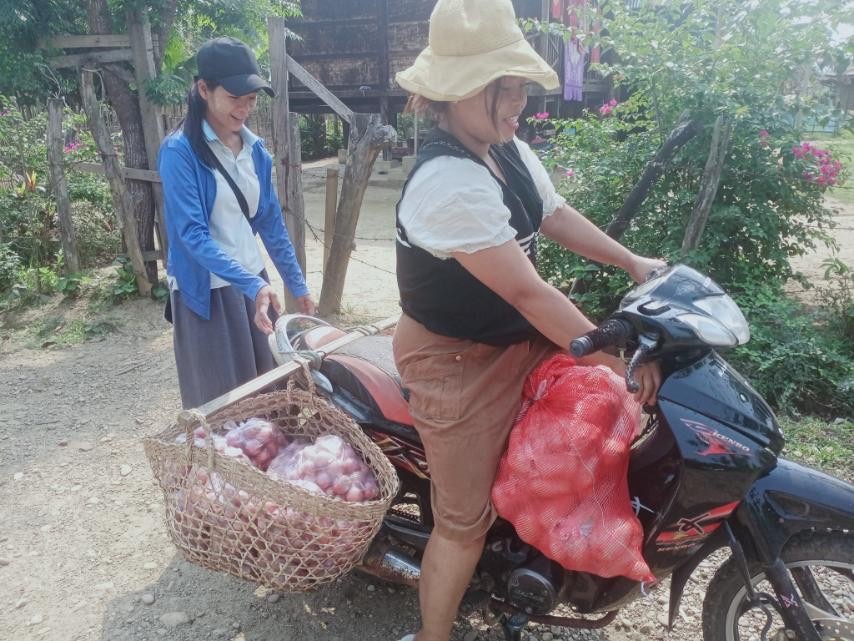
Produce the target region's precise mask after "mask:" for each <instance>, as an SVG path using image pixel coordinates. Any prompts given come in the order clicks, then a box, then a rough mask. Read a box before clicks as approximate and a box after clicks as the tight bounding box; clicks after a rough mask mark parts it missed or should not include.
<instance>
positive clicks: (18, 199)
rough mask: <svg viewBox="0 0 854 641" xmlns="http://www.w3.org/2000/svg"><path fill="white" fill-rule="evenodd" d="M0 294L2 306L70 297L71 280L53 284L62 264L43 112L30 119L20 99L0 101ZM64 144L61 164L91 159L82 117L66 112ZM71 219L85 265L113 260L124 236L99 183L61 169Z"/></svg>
mask: <svg viewBox="0 0 854 641" xmlns="http://www.w3.org/2000/svg"><path fill="white" fill-rule="evenodd" d="M0 101H2V102H3V104H5V105H6V108H5V109H4V110H3V111H2V113H0V241H2V242H0V295H5V297H6V300H5V302H4V305H5V306H9V305H12V306H14V305H18V304H26V303H32V302H37V301H38V300H40V298H41V297H42V296H43V295H45V294H49V293H52V292H54V291H56V290H57V288H58V290H59V291H60V292H62V293H65V294H67V295H75V294H76V292H77V290H78V285H79V283H78V282H76V281H75V277H69V279H67V280H63V281H61V282H57V281H56V278H57V277H56V273H57V271H58V270H59V268H60V265H61V262H62V252H61V250H60V242H59V238H58V230H57V220H56V203H55V200H54V196H53V194H52V193H51V191H50V188H49V184H48V182H47V180H48V166H47V147H46V126H47V117H46V114H45V113H44V112H43V111H39V110H33V113H32V115H30V116H28V115H27V114H26V112H25V111H24V110H22V109H21V108H19V106H18V104H17V101H14V100H9V99H6V98H0ZM65 122H66V125H67V132H68V144H66V146H65V150H64V151H65V154H64V158H65V160H67V161H68V162H69V163H70V162H72V161H76V160H95V159H96V157H97V156H96V152H95V148H94V143H93V141H92V138H91V136H90V135H89V133H88V131H86V130H85V128H84V125H83V118H82V116H80V115H78V114H75V113H73V112H70V111H69V112H67V113H66V120H65ZM66 180H67V183H68V193H69V198H70V200H71V209H72V211H71V216H72V220H73V223H74V226H75V232H76V237H77V246H78V253H79V254H80V259H81V263H82V265H83V267H95V266H98V265H103V264H105V263H108V262H109V261H111V260H113V259H114V258H115V256H116V254H117V253H118V252H119V251H120V248H121V235H120V232H119V230H118V229H117V226H116V223H115V217H114V215H113V212H112V199H111V197H110V193H109V189H108V188H107V185H106V182H105V181H104V179H103V178H101V177H98V176H94V175H91V174H85V173H82V172H76V171H70V170H68V171H66Z"/></svg>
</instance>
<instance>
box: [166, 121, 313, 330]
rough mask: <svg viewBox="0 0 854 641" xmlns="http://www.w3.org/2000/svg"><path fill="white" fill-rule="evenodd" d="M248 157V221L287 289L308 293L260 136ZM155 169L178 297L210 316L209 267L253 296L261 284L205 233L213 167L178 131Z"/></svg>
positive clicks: (212, 192) (212, 195)
mask: <svg viewBox="0 0 854 641" xmlns="http://www.w3.org/2000/svg"><path fill="white" fill-rule="evenodd" d="M252 158H253V160H254V161H255V171H256V173H257V174H258V182H259V185H260V188H261V195H260V198H259V200H258V211H257V212H256V214H255V216H254V217H253V218H252V221H251V227H252V231H253V233H256V234H260V236H261V240H262V241H263V242H264V246H265V247H266V248H267V252H268V253H269V254H270V258H271V259H272V260H273V264H274V265H275V266H276V269H277V270H278V271H279V274H281V276H282V279H283V280H284V281H285V284H286V285H287V287H288V289H289V290H290V291H291V294H292V295H293V296H294V297H296V298H299V297H300V296H304V295H306V294H308V287H306V284H305V278H304V277H303V273H302V270H301V269H300V266H299V263H298V262H297V259H296V254H295V253H294V247H293V245H292V244H291V239H290V237H289V236H288V232H287V229H286V228H285V224H284V222H283V220H282V209H281V207H280V206H279V199H278V198H277V197H276V193H275V191H274V190H273V182H272V167H273V159H272V158H271V157H270V154H269V153H267V150H266V149H265V148H264V143H263V142H262V141H261V140H260V139H258V140H257V141H256V142H255V144H254V145H252ZM157 169H158V170H159V172H160V179H161V180H162V181H163V199H164V201H165V209H166V211H165V221H166V233H167V237H168V238H169V256H168V259H167V263H166V271H167V272H168V273H169V275H170V276H173V277H174V278H175V280H176V281H177V282H178V289H179V290H180V291H181V299H182V301H183V302H184V303H186V305H187V306H188V307H189V308H190V309H192V310H193V311H194V312H195V313H196V314H198V315H199V316H201V317H202V318H204V319H205V320H208V319H210V303H211V292H210V287H211V279H210V274H211V272H213V273H214V274H216V275H217V276H219V277H220V278H222V279H223V280H227V281H228V282H229V283H231V284H232V285H234V286H235V287H237V288H238V289H239V290H240V291H241V292H243V294H244V295H245V296H246V297H247V298H249V299H250V300H253V301H254V300H255V296H256V295H257V294H258V290H260V289H261V288H262V287H263V286H264V285H266V283H265V282H264V280H263V279H262V278H260V277H259V276H258V275H257V274H251V273H249V272H248V271H246V269H244V268H243V266H242V265H241V264H240V263H238V262H237V261H236V260H234V259H233V258H231V257H230V256H229V255H228V254H226V253H225V252H224V251H223V250H222V248H221V247H220V246H219V245H218V244H217V243H216V241H214V240H213V239H212V238H211V235H210V229H209V225H208V223H209V221H210V216H211V210H212V209H213V205H214V199H215V198H216V178H215V177H214V173H213V172H214V170H213V169H211V168H210V167H208V166H207V165H205V164H204V163H202V162H201V160H199V158H198V157H197V156H196V153H195V152H194V151H193V148H192V147H191V146H190V141H189V140H188V139H187V137H186V136H185V135H184V134H183V132H181V131H178V132H176V133H174V134H172V135H170V136H168V137H167V138H165V139H164V140H163V143H162V144H161V145H160V153H159V155H158V158H157Z"/></svg>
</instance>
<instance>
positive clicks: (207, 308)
mask: <svg viewBox="0 0 854 641" xmlns="http://www.w3.org/2000/svg"><path fill="white" fill-rule="evenodd" d="M196 58H197V62H198V69H199V75H198V77H197V78H196V79H195V81H194V84H193V87H192V89H191V90H190V94H189V98H188V103H187V115H186V117H185V119H184V121H183V122H182V123H181V125H180V126H179V128H178V129H177V130H176V131H175V132H174V133H173V134H171V135H170V136H169V137H167V138H166V139H165V140H164V141H163V144H162V145H161V147H160V155H159V158H158V169H159V171H160V176H161V180H162V181H163V194H164V200H165V210H166V211H165V219H166V229H167V233H168V237H169V241H170V243H169V256H168V261H167V266H166V272H167V278H168V282H169V289H170V303H171V314H172V320H173V324H174V334H173V342H174V347H175V362H176V365H177V369H178V383H179V386H180V388H181V401H182V403H183V406H184V407H185V408H190V407H197V406H199V405H201V404H203V403H205V402H207V401H209V400H211V399H213V398H216V397H217V396H219V395H220V394H223V393H225V392H227V391H229V390H231V389H233V388H235V387H237V386H238V385H240V384H241V383H244V382H246V381H248V380H250V379H252V378H255V377H256V376H258V375H259V374H262V373H264V372H266V371H268V370H269V369H271V368H272V367H273V365H274V362H273V358H272V355H271V354H270V350H269V348H268V346H267V340H266V336H265V334H269V333H271V332H272V331H273V322H274V321H275V318H276V314H277V313H278V312H280V311H281V303H280V302H279V297H278V295H277V294H276V292H275V290H274V289H273V287H272V286H271V285H270V284H269V278H268V277H267V273H266V271H265V269H264V259H263V256H262V254H261V251H260V249H259V247H258V244H257V241H256V240H255V234H258V235H259V236H260V237H261V240H262V241H263V242H264V246H265V247H266V249H267V252H268V253H269V255H270V258H271V259H272V261H273V264H274V265H275V266H276V269H277V270H278V271H279V273H280V274H281V276H282V279H283V280H284V282H285V285H286V286H287V287H288V289H289V290H290V292H291V294H292V295H293V296H294V297H295V298H296V300H297V305H298V308H299V311H300V312H302V313H305V314H312V313H314V302H313V301H312V299H311V296H310V294H309V291H308V287H306V284H305V279H304V276H303V274H302V271H301V270H300V266H299V264H298V263H297V260H296V256H295V254H294V249H293V245H292V244H291V241H290V238H289V237H288V233H287V230H286V229H285V226H284V223H283V221H282V211H281V208H280V206H279V201H278V198H277V196H276V194H275V192H274V190H273V183H272V159H271V157H270V154H269V153H268V152H267V150H266V149H265V148H264V145H263V142H262V141H261V139H260V138H258V137H257V136H256V135H255V134H253V133H252V132H251V131H250V130H249V129H248V128H247V127H246V124H245V123H246V120H247V118H248V117H249V115H250V114H251V113H252V111H253V110H254V109H255V103H256V100H257V96H258V92H259V91H265V92H267V93H268V94H269V95H271V96H272V95H273V90H272V88H271V87H270V85H269V84H268V83H267V81H266V80H264V79H263V78H262V77H261V70H260V68H259V67H258V62H257V60H256V59H255V55H254V54H253V53H252V50H251V49H249V47H247V46H246V45H245V44H243V43H242V42H240V41H239V40H235V39H234V38H227V37H226V38H216V39H214V40H210V41H208V42H206V43H205V44H204V45H202V47H201V48H200V49H199V51H198V54H197V56H196ZM271 307H272V310H271V309H270V308H271Z"/></svg>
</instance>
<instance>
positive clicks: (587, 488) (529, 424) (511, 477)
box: [492, 354, 655, 581]
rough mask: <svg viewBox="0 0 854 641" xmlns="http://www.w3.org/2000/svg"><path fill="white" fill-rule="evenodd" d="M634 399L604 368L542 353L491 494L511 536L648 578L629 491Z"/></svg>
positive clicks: (604, 572) (589, 567)
mask: <svg viewBox="0 0 854 641" xmlns="http://www.w3.org/2000/svg"><path fill="white" fill-rule="evenodd" d="M639 420H640V405H639V404H638V403H636V402H635V400H634V399H633V398H632V396H631V395H630V394H629V393H628V392H627V391H626V388H625V384H624V383H623V381H622V379H620V377H618V376H617V375H615V374H614V373H613V372H612V371H611V370H609V369H606V368H604V367H586V366H576V365H575V361H574V360H573V359H572V358H570V357H569V356H567V355H565V354H558V355H556V356H553V357H552V358H550V359H548V360H546V361H544V362H543V363H542V364H540V365H539V366H538V367H537V369H535V370H534V371H533V372H532V373H531V375H530V376H529V377H528V380H527V381H526V382H525V387H524V389H523V392H522V407H521V409H520V412H519V415H518V416H517V418H516V423H515V425H514V427H513V430H512V432H511V433H510V439H509V441H508V445H507V451H506V452H505V453H504V456H503V457H502V459H501V462H500V463H499V466H498V474H497V476H496V478H495V484H494V485H493V488H492V501H493V503H494V504H495V507H496V509H497V510H498V513H499V514H500V515H501V516H502V518H504V519H506V520H508V521H510V522H511V523H512V524H513V525H514V526H515V528H516V531H517V532H518V534H519V536H520V537H521V539H522V540H523V541H525V542H526V543H528V544H530V545H532V546H534V547H535V548H537V549H538V550H540V551H541V552H542V553H543V554H545V555H546V556H548V557H549V558H550V559H553V560H555V561H557V562H558V563H560V564H561V565H562V566H563V567H565V568H567V569H569V570H578V571H582V572H590V573H592V574H597V575H599V576H604V577H613V576H620V575H621V576H625V577H628V578H630V579H634V580H636V581H652V580H654V578H655V577H654V576H653V574H652V573H651V572H650V569H649V566H648V565H647V564H646V562H645V561H644V560H643V556H642V554H641V546H642V543H643V529H642V527H641V524H640V521H638V519H637V517H636V515H635V513H634V510H633V509H632V506H631V502H630V500H629V488H628V480H627V472H628V467H629V455H630V445H631V441H632V438H633V436H634V434H635V430H636V428H637V425H638V423H639Z"/></svg>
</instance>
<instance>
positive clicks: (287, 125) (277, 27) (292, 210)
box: [267, 16, 305, 312]
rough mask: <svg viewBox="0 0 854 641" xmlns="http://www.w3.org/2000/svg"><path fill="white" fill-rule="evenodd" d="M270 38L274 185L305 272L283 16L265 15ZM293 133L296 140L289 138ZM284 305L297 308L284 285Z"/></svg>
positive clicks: (296, 132)
mask: <svg viewBox="0 0 854 641" xmlns="http://www.w3.org/2000/svg"><path fill="white" fill-rule="evenodd" d="M267 32H268V36H269V42H270V67H271V71H272V76H273V77H272V85H273V91H275V92H276V96H275V98H273V108H272V112H273V157H274V158H275V159H276V187H277V193H278V194H279V203H280V204H281V206H282V216H284V219H285V225H286V226H287V228H288V234H289V235H290V237H291V242H292V243H293V245H294V252H295V253H296V256H297V261H298V262H299V265H300V268H302V270H303V273H305V210H304V205H303V199H302V175H301V173H302V165H301V159H300V153H299V151H300V141H299V119H298V117H297V115H296V114H291V113H290V97H289V93H288V64H289V61H288V53H287V49H286V45H285V19H284V18H280V17H277V16H271V17H269V18H267ZM294 136H295V137H296V144H294V141H293V140H292V138H293V137H294ZM285 309H287V311H289V312H293V311H295V310H296V303H295V301H294V298H293V296H291V293H290V291H288V290H287V288H285Z"/></svg>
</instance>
